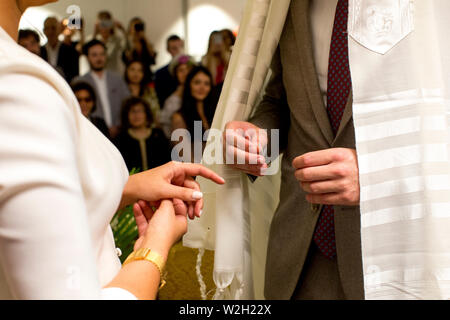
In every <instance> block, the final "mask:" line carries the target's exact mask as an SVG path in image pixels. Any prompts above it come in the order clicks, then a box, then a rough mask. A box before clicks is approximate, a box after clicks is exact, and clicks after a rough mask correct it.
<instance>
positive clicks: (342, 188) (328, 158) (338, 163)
mask: <svg viewBox="0 0 450 320" xmlns="http://www.w3.org/2000/svg"><path fill="white" fill-rule="evenodd" d="M292 165H293V166H294V168H295V169H296V171H295V177H296V179H297V180H298V181H299V183H300V187H301V188H302V189H303V190H304V191H305V192H306V193H307V195H306V200H307V201H308V202H310V203H313V204H324V205H343V206H357V205H359V201H360V187H359V169H358V160H357V155H356V150H354V149H344V148H337V149H327V150H323V151H317V152H311V153H307V154H304V155H302V156H300V157H297V158H295V159H294V161H293V163H292Z"/></svg>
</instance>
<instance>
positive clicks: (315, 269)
mask: <svg viewBox="0 0 450 320" xmlns="http://www.w3.org/2000/svg"><path fill="white" fill-rule="evenodd" d="M343 299H345V295H344V291H343V289H342V285H341V279H340V277H339V271H338V265H337V261H336V259H334V260H330V259H328V258H326V257H325V256H324V255H323V254H322V253H321V252H320V251H319V249H318V248H317V246H316V245H315V244H314V243H312V244H311V247H310V249H309V253H308V257H307V258H306V261H305V266H304V267H303V270H302V274H301V275H300V279H299V281H298V284H297V288H296V289H295V292H294V294H293V296H292V300H343Z"/></svg>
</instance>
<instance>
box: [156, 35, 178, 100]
mask: <svg viewBox="0 0 450 320" xmlns="http://www.w3.org/2000/svg"><path fill="white" fill-rule="evenodd" d="M167 52H169V54H170V55H171V56H172V60H173V59H174V58H175V57H176V56H178V55H180V54H183V53H184V41H183V40H182V39H181V38H180V37H179V36H177V35H172V36H170V37H169V38H168V39H167ZM169 64H170V63H169ZM169 64H168V65H166V66H164V67H163V68H161V69H159V70H158V71H156V74H155V89H156V94H157V95H158V100H159V105H160V106H164V103H165V101H166V99H167V98H168V97H169V96H170V95H171V94H172V93H173V92H174V91H175V90H176V89H177V87H178V81H177V79H176V78H175V77H174V76H172V75H171V74H170V72H169Z"/></svg>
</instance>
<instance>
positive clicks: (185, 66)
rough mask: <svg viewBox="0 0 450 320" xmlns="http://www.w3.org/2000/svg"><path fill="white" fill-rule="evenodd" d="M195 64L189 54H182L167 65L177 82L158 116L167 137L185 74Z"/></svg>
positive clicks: (181, 96)
mask: <svg viewBox="0 0 450 320" xmlns="http://www.w3.org/2000/svg"><path fill="white" fill-rule="evenodd" d="M195 65H196V63H195V60H194V59H193V58H192V57H191V56H188V55H184V54H181V55H179V56H177V57H175V58H174V59H173V60H172V62H171V63H170V65H169V68H168V70H169V73H170V75H171V76H173V77H174V78H175V79H176V80H177V84H178V86H177V89H176V90H175V92H174V93H172V94H171V95H170V97H169V98H167V100H166V102H165V104H164V108H163V109H162V110H161V116H160V124H161V127H162V129H163V130H164V133H165V134H166V137H167V138H169V139H170V136H171V134H172V121H171V119H172V115H173V114H174V113H175V112H177V111H179V110H180V108H181V103H182V101H183V91H184V83H185V82H186V77H187V75H188V74H189V72H190V71H191V70H192V68H193V67H194V66H195Z"/></svg>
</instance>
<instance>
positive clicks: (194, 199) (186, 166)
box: [120, 161, 225, 218]
mask: <svg viewBox="0 0 450 320" xmlns="http://www.w3.org/2000/svg"><path fill="white" fill-rule="evenodd" d="M196 176H202V177H204V178H206V179H210V180H211V181H213V182H215V183H217V184H224V183H225V180H223V178H221V177H220V176H219V175H217V174H216V173H214V172H213V171H211V170H209V169H207V168H205V167H204V166H202V165H199V164H191V163H180V162H174V161H172V162H169V163H167V164H165V165H163V166H161V167H158V168H155V169H152V170H148V171H145V172H142V173H139V174H135V175H132V176H130V178H129V180H128V182H127V184H126V186H125V188H124V192H123V195H122V202H121V206H120V208H124V207H125V206H127V205H130V204H133V203H135V202H137V201H138V200H144V201H147V202H157V201H161V200H166V199H180V200H182V201H184V202H185V203H186V204H187V205H188V207H189V211H188V214H189V216H190V218H194V215H195V216H197V217H199V216H200V212H201V209H202V208H203V194H202V192H201V191H200V187H199V185H198V183H197V182H195V180H194V177H196Z"/></svg>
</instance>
